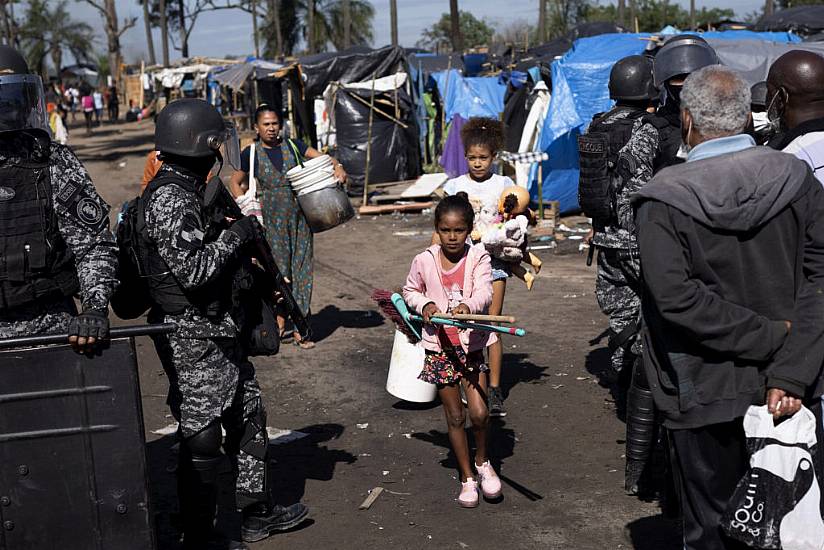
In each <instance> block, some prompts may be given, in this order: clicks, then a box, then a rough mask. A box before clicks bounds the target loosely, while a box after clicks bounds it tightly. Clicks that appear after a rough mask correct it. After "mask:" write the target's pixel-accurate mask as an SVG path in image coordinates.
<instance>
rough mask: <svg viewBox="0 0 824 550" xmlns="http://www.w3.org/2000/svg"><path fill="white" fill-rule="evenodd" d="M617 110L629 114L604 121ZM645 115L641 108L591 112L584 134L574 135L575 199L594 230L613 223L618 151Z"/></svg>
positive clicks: (618, 108) (614, 217)
mask: <svg viewBox="0 0 824 550" xmlns="http://www.w3.org/2000/svg"><path fill="white" fill-rule="evenodd" d="M620 110H629V111H630V114H629V115H627V116H626V117H625V118H620V119H617V120H613V121H612V122H610V123H606V120H607V118H608V117H609V116H610V115H612V114H614V113H616V112H618V111H620ZM645 114H646V111H643V110H638V109H629V108H627V107H616V108H615V109H613V110H612V111H610V112H608V113H600V114H597V115H595V117H594V118H593V119H592V123H591V124H590V126H589V130H587V133H586V134H584V135H582V136H579V137H578V162H579V166H580V176H579V180H578V202H579V204H580V205H581V208H582V209H583V211H584V213H586V215H587V216H589V217H591V218H592V222H593V225H594V226H595V227H596V228H597V229H602V228H603V227H604V226H607V225H613V224H614V223H615V220H616V215H617V214H616V205H615V200H616V199H615V188H614V186H613V183H612V180H613V177H614V176H615V170H616V167H617V165H618V153H619V152H620V151H621V149H623V147H624V146H625V145H626V144H627V142H628V141H629V139H630V137H632V129H633V127H634V126H635V121H636V120H638V119H639V118H641V117H642V116H644V115H645Z"/></svg>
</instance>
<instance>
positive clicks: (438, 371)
mask: <svg viewBox="0 0 824 550" xmlns="http://www.w3.org/2000/svg"><path fill="white" fill-rule="evenodd" d="M474 221H475V212H474V210H473V208H472V205H471V204H470V203H469V199H468V197H467V195H466V194H465V193H458V194H456V195H453V196H447V197H445V198H444V199H443V200H442V201H441V202H440V203H438V206H437V207H436V208H435V231H436V233H437V234H438V236H439V239H438V241H439V244H433V245H432V246H430V247H429V248H428V249H427V250H426V251H424V252H421V253H420V254H418V255H417V256H415V259H414V260H413V261H412V267H411V268H410V270H409V275H408V276H407V278H406V284H405V285H404V287H403V298H404V300H406V302H407V303H408V304H409V307H410V309H412V310H414V311H415V312H416V313H418V314H420V315H422V316H423V318H424V325H423V333H422V334H423V338H422V341H421V343H422V345H423V347H424V349H425V350H426V355H425V359H424V362H423V365H422V367H423V369H422V370H421V373H420V375H419V376H418V378H419V379H421V380H423V381H425V382H429V383H431V384H435V385H436V386H437V388H438V395H439V396H440V399H441V403H443V409H444V413H445V414H446V425H447V430H448V434H449V445H450V446H451V447H452V452H453V453H455V458H456V459H457V461H458V470H459V472H460V476H461V477H460V482H461V491H460V493H459V494H458V499H457V500H458V504H459V505H460V506H461V507H463V508H475V507H476V506H478V503H479V502H480V497H479V495H478V492H479V491H478V489H479V485H480V492H482V493H483V495H484V497H486V498H488V499H496V498H499V497H500V496H501V480H500V478H498V475H497V474H496V473H495V470H494V468H493V467H492V465H491V464H490V461H489V454H488V444H487V443H488V441H489V437H488V436H489V408H488V406H487V400H486V393H487V372H488V371H489V368H488V367H487V365H486V363H485V361H484V348H487V347H489V346H491V345H492V344H493V343H495V342H497V341H498V337H497V336H496V335H495V334H494V333H491V332H483V331H478V330H461V331H459V330H458V329H456V328H455V327H441V326H440V325H433V324H430V322H429V320H430V319H431V318H432V317H434V316H435V315H436V314H438V313H455V314H460V313H464V314H466V313H480V314H483V313H486V312H487V310H488V309H489V305H490V304H491V303H492V263H491V260H490V257H489V253H488V252H487V251H486V248H485V247H484V246H483V245H482V244H478V245H474V246H470V245H469V244H467V239H468V238H469V233H470V232H471V231H472V227H473V223H474ZM461 387H463V389H464V393H465V395H466V401H467V406H468V408H469V419H470V422H471V423H472V432H473V434H474V435H475V460H474V462H475V468H474V470H473V468H472V466H471V465H470V455H469V443H468V441H467V438H466V427H465V426H466V413H465V412H464V406H463V404H462V403H461V394H460V388H461ZM476 472H477V474H476Z"/></svg>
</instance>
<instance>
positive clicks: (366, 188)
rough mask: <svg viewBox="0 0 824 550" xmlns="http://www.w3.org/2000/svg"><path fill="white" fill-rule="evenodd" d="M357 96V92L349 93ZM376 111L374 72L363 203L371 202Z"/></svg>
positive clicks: (373, 76)
mask: <svg viewBox="0 0 824 550" xmlns="http://www.w3.org/2000/svg"><path fill="white" fill-rule="evenodd" d="M349 95H351V96H352V97H355V94H349ZM374 113H375V73H372V95H371V96H370V98H369V129H368V131H367V136H366V173H365V174H364V178H363V205H364V206H366V204H367V203H368V202H369V165H370V164H371V162H372V122H373V121H374V118H375V117H374Z"/></svg>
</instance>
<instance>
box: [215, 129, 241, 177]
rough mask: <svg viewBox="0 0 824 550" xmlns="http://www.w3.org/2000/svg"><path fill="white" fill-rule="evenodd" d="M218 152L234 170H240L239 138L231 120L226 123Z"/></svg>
mask: <svg viewBox="0 0 824 550" xmlns="http://www.w3.org/2000/svg"><path fill="white" fill-rule="evenodd" d="M220 154H221V155H222V156H223V159H224V160H225V161H226V162H228V163H229V165H230V166H231V167H232V168H234V169H235V170H240V139H239V138H238V135H237V129H236V128H235V124H234V123H233V122H227V123H226V130H225V131H224V133H223V136H222V138H221V144H220Z"/></svg>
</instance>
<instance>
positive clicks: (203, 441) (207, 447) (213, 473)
mask: <svg viewBox="0 0 824 550" xmlns="http://www.w3.org/2000/svg"><path fill="white" fill-rule="evenodd" d="M222 444H223V432H222V430H221V428H220V423H219V422H212V423H211V424H209V425H208V426H206V427H205V428H203V429H202V430H200V431H199V432H197V433H196V434H195V435H193V436H191V437H187V438H186V439H184V440H183V445H181V454H180V458H181V461H182V464H183V465H184V466H186V465H188V466H189V467H190V468H191V470H192V471H193V473H194V474H195V476H196V477H197V479H198V480H199V482H200V483H205V484H211V483H215V482H216V480H217V477H218V476H219V475H220V474H222V473H224V472H226V471H230V470H231V464H230V463H229V460H228V459H227V457H226V455H225V454H223V452H222V451H221V446H222ZM186 463H188V464H186Z"/></svg>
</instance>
